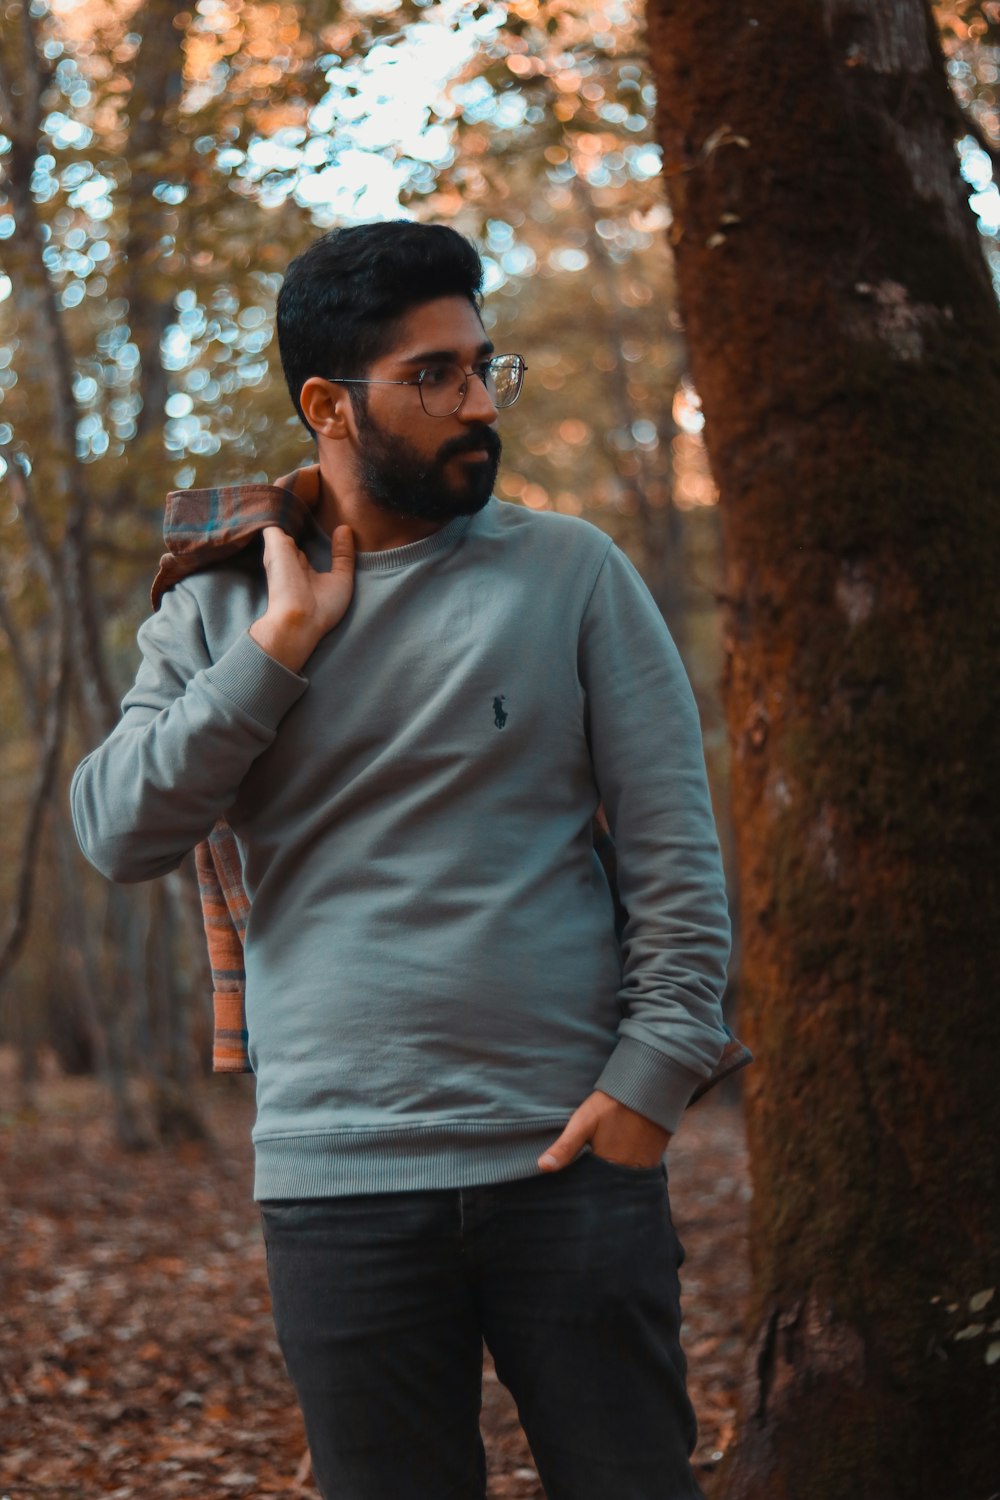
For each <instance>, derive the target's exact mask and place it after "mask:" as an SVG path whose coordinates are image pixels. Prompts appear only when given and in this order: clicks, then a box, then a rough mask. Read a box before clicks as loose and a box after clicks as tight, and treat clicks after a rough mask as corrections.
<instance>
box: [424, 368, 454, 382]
mask: <svg viewBox="0 0 1000 1500" xmlns="http://www.w3.org/2000/svg"><path fill="white" fill-rule="evenodd" d="M450 372H451V365H431V366H430V367H429V368H428V369H426V370H425V371H424V373H423V375H422V377H421V379H422V380H423V383H424V385H446V384H447V382H448V376H449V374H450Z"/></svg>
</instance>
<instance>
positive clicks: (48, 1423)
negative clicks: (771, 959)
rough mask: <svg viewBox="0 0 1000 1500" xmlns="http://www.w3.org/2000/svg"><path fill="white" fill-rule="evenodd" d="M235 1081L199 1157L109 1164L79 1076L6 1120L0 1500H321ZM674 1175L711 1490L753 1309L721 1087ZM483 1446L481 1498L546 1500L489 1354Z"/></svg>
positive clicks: (739, 1165)
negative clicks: (283, 1353) (288, 1359)
mask: <svg viewBox="0 0 1000 1500" xmlns="http://www.w3.org/2000/svg"><path fill="white" fill-rule="evenodd" d="M246 1083H247V1080H242V1079H240V1080H233V1079H212V1080H209V1081H207V1082H206V1083H205V1084H204V1086H203V1098H204V1102H205V1108H206V1112H207V1114H208V1116H209V1119H210V1123H211V1127H212V1130H213V1132H214V1136H215V1141H214V1144H213V1145H212V1146H205V1145H184V1146H179V1147H172V1148H169V1149H167V1148H156V1149H154V1150H152V1151H149V1152H146V1153H143V1154H138V1155H136V1154H126V1153H124V1152H122V1151H121V1150H120V1149H118V1148H117V1147H116V1146H115V1145H114V1144H113V1142H112V1141H111V1138H110V1132H109V1128H108V1125H107V1121H106V1118H105V1116H104V1114H103V1112H102V1103H101V1098H100V1093H99V1090H98V1088H97V1086H96V1085H95V1084H94V1083H93V1082H92V1081H90V1080H83V1079H75V1080H66V1079H63V1080H59V1079H55V1080H50V1081H49V1082H47V1083H46V1084H45V1085H44V1086H43V1087H42V1089H41V1091H40V1095H39V1107H38V1109H37V1111H36V1112H33V1113H32V1114H30V1115H23V1114H22V1115H17V1114H14V1113H8V1114H7V1115H5V1116H0V1184H2V1186H0V1212H2V1221H3V1225H4V1246H3V1251H4V1253H3V1262H2V1270H0V1276H2V1280H3V1290H2V1304H3V1308H4V1316H3V1324H2V1331H0V1493H2V1495H3V1496H4V1497H6V1500H229V1497H240V1496H244V1497H257V1496H260V1497H277V1500H314V1497H315V1494H316V1491H315V1489H314V1487H313V1485H312V1482H311V1477H310V1474H309V1466H308V1456H307V1455H306V1453H305V1441H304V1438H303V1433H302V1424H301V1419H300V1417H299V1414H298V1410H297V1407H296V1405H295V1401H294V1396H293V1394H292V1391H291V1387H290V1386H289V1384H288V1380H287V1376H286V1375H285V1371H284V1367H283V1365H282V1363H281V1357H280V1354H279V1352H278V1348H277V1344H276V1342H275V1338H274V1329H273V1325H272V1323H271V1318H270V1303H269V1297H268V1288H267V1278H266V1272H265V1267H264V1255H263V1245H262V1241H261V1235H260V1228H259V1219H258V1215H257V1210H256V1207H255V1205H254V1204H253V1202H252V1201H251V1197H250V1191H251V1153H250V1139H249V1136H250V1126H251V1123H252V1118H253V1102H252V1097H251V1094H250V1092H249V1089H248V1088H247V1087H246ZM5 1092H6V1090H5ZM668 1164H669V1172H670V1199H671V1208H672V1212H673V1217H674V1223H675V1225H676V1228H677V1231H678V1233H679V1235H680V1238H681V1240H682V1242H683V1244H684V1247H685V1250H686V1253H687V1258H686V1261H685V1264H684V1267H683V1269H682V1272H681V1279H682V1293H683V1306H684V1346H685V1350H686V1353H687V1356H688V1365H689V1371H688V1377H689V1389H690V1392H691V1397H692V1400H693V1402H694V1405H695V1409H696V1411H697V1413H698V1419H699V1442H698V1447H697V1450H696V1452H695V1463H696V1467H697V1471H698V1473H699V1476H700V1477H701V1478H702V1480H703V1481H704V1480H705V1479H706V1477H707V1476H708V1475H709V1474H710V1473H711V1471H712V1469H714V1468H715V1466H716V1464H717V1462H718V1459H719V1457H721V1454H722V1452H723V1451H724V1450H725V1448H726V1446H727V1444H728V1443H729V1442H730V1440H731V1438H732V1433H733V1419H734V1416H735V1389H736V1386H737V1383H738V1380H739V1377H740V1372H741V1365H742V1352H743V1333H742V1314H743V1308H744V1305H745V1300H746V1292H747V1247H746V1216H747V1201H748V1199H749V1195H750V1190H749V1185H748V1179H747V1166H746V1148H745V1142H744V1136H743V1128H742V1122H741V1116H740V1112H739V1108H738V1106H737V1105H736V1104H735V1103H733V1102H732V1101H727V1100H726V1099H725V1097H723V1090H722V1089H720V1090H718V1091H717V1097H715V1098H711V1099H709V1100H706V1101H705V1102H704V1103H703V1104H700V1105H698V1106H697V1107H696V1108H695V1109H693V1110H692V1111H690V1113H689V1114H688V1115H687V1116H686V1118H685V1120H684V1124H683V1127H682V1129H681V1130H680V1131H679V1132H678V1135H677V1137H676V1138H675V1140H674V1141H673V1142H672V1144H671V1147H670V1152H669V1156H668ZM483 1432H484V1437H485V1440H486V1446H487V1453H488V1457H489V1468H490V1482H489V1483H490V1488H489V1493H490V1496H491V1497H493V1500H499V1497H505V1500H540V1497H542V1494H543V1492H542V1490H541V1487H540V1485H539V1483H538V1479H537V1475H536V1474H535V1471H534V1468H533V1466H532V1460H531V1455H530V1452H529V1450H528V1447H527V1444H526V1442H525V1440H524V1436H523V1434H522V1432H521V1429H520V1427H519V1425H518V1422H517V1415H516V1412H515V1410H514V1407H513V1403H512V1401H511V1399H510V1397H509V1395H508V1394H507V1392H506V1391H505V1390H504V1388H503V1387H502V1386H501V1385H500V1384H499V1382H498V1381H497V1379H496V1376H495V1374H494V1373H493V1369H492V1365H491V1363H490V1361H489V1358H488V1357H487V1359H486V1362H485V1368H484V1392H483Z"/></svg>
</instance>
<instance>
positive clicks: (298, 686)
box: [205, 630, 309, 729]
mask: <svg viewBox="0 0 1000 1500" xmlns="http://www.w3.org/2000/svg"><path fill="white" fill-rule="evenodd" d="M205 676H206V678H207V679H208V681H209V682H211V684H212V686H213V687H214V688H216V689H217V690H218V691H219V692H220V693H224V694H225V696H226V697H227V698H229V699H231V701H232V702H233V703H235V704H236V706H237V707H238V708H241V709H242V710H243V712H244V713H246V714H249V715H250V716H251V718H254V719H257V720H258V721H259V722H260V723H261V724H264V725H266V727H267V728H268V729H277V727H278V725H279V724H280V723H281V721H282V719H283V718H284V717H285V714H286V713H287V712H288V710H289V709H290V708H291V706H292V704H293V703H297V702H298V700H299V699H300V698H301V697H302V694H303V693H304V692H305V690H306V688H307V687H308V686H309V679H308V678H307V677H300V676H299V674H298V673H297V672H292V671H289V669H288V667H283V666H282V665H281V662H280V661H275V659H274V657H273V656H268V654H267V652H266V651H265V650H264V648H263V647H262V646H258V644H257V642H256V641H255V640H254V638H253V636H252V635H251V634H250V632H249V631H248V630H247V631H244V632H243V634H242V635H241V636H240V637H239V638H238V640H235V641H234V642H233V644H232V645H231V646H230V648H229V650H228V651H226V652H225V653H224V654H223V655H222V656H220V657H219V660H218V661H217V662H215V663H213V665H212V666H210V667H208V668H206V671H205Z"/></svg>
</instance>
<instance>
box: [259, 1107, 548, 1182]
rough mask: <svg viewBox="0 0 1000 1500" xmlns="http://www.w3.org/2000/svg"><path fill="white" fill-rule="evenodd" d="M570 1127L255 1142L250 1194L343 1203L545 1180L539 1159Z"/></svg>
mask: <svg viewBox="0 0 1000 1500" xmlns="http://www.w3.org/2000/svg"><path fill="white" fill-rule="evenodd" d="M565 1125H566V1115H565V1114H561V1115H544V1116H541V1117H539V1118H536V1119H533V1120H499V1121H476V1120H468V1121H466V1120H459V1121H443V1122H440V1123H435V1124H432V1125H409V1126H407V1125H400V1126H395V1127H393V1128H391V1129H374V1130H365V1129H361V1130H336V1131H330V1132H326V1133H322V1132H317V1133H316V1134H313V1135H285V1136H265V1137H264V1138H263V1139H260V1140H256V1139H255V1141H254V1147H255V1153H256V1170H255V1175H254V1185H253V1195H254V1198H255V1199H257V1200H258V1201H259V1200H261V1199H264V1198H339V1197H342V1196H343V1195H345V1194H347V1193H403V1192H408V1191H411V1192H416V1191H425V1190H427V1189H428V1188H459V1187H486V1186H488V1185H489V1184H491V1183H498V1182H513V1181H515V1180H516V1179H517V1178H519V1177H533V1176H536V1175H540V1168H539V1166H538V1158H539V1157H540V1156H541V1154H542V1152H543V1151H544V1150H545V1148H546V1147H547V1146H551V1144H552V1142H553V1141H554V1140H555V1139H556V1137H557V1136H559V1135H560V1134H561V1133H562V1131H563V1129H564V1127H565Z"/></svg>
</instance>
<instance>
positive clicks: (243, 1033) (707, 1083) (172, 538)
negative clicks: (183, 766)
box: [151, 484, 753, 1106]
mask: <svg viewBox="0 0 1000 1500" xmlns="http://www.w3.org/2000/svg"><path fill="white" fill-rule="evenodd" d="M309 516H310V508H309V506H308V505H307V504H306V503H305V501H303V500H302V499H300V498H299V496H298V495H296V494H294V493H293V491H292V490H290V489H287V488H285V487H283V486H279V485H273V484H236V485H227V486H225V487H224V488H216V489H203V490H173V491H171V493H170V494H169V495H168V496H167V504H166V513H165V516H164V523H163V540H164V543H165V545H166V548H167V551H166V552H165V553H164V554H163V556H162V557H161V558H160V566H159V570H158V572H157V574H156V578H155V579H154V580H153V587H152V591H151V600H152V605H153V609H154V610H156V609H158V608H159V606H160V600H161V599H162V598H163V595H164V594H165V593H166V591H167V589H169V588H172V587H173V585H174V584H175V583H177V582H179V580H180V579H182V578H186V577H188V576H189V575H190V574H191V573H197V572H199V571H200V570H201V569H202V568H208V567H211V566H213V564H215V563H218V562H221V561H223V559H225V558H227V557H233V556H234V555H235V554H236V553H237V552H241V551H242V550H243V549H244V548H245V547H247V546H249V545H250V544H251V543H252V542H253V540H254V538H255V537H257V536H259V535H260V533H261V532H262V531H263V529H264V527H265V526H280V527H281V529H282V531H285V532H287V533H288V535H289V536H291V537H292V538H293V539H294V540H295V541H296V542H298V541H301V539H302V536H303V534H304V532H305V529H306V526H307V524H308V521H309ZM592 834H593V841H594V848H595V850H596V852H597V854H598V857H599V858H600V860H601V863H602V865H603V866H604V872H605V874H606V876H607V878H608V884H609V885H610V887H611V893H612V896H613V898H614V904H615V930H616V932H617V934H618V936H619V938H620V937H621V934H622V931H623V929H624V926H625V923H626V921H627V920H628V913H627V912H626V911H625V909H624V907H623V906H622V903H621V899H620V897H619V893H618V877H617V860H616V857H615V846H614V842H613V840H612V838H611V834H610V832H609V831H608V826H607V822H606V819H605V817H604V811H603V808H598V811H597V815H596V817H595V818H594V819H593V823H592ZM195 864H196V868H197V872H198V890H199V894H200V897H201V909H202V917H203V920H204V924H205V938H206V941H207V943H208V956H209V963H210V964H211V969H212V1002H213V1014H214V1023H215V1026H214V1037H213V1046H212V1071H213V1072H215V1073H251V1072H253V1069H252V1067H251V1066H250V1057H249V1053H248V1050H247V1043H248V1037H247V1023H246V1009H245V1004H244V992H245V988H246V974H245V971H244V966H243V939H244V935H245V933H246V925H247V917H248V915H249V912H250V898H249V897H248V895H247V893H246V889H245V887H244V884H243V867H242V863H241V860H240V855H239V850H238V848H237V846H236V838H235V835H234V834H233V831H232V829H231V828H230V827H229V824H228V823H227V822H226V820H225V819H224V818H220V819H219V821H218V822H217V823H216V825H215V827H214V828H213V829H212V832H211V833H210V834H209V836H208V838H207V839H205V840H203V841H202V843H200V844H199V845H198V847H197V848H196V850H195ZM723 1025H724V1027H725V1032H726V1045H725V1048H724V1049H723V1053H722V1056H721V1057H720V1059H719V1061H718V1063H717V1064H716V1065H715V1068H714V1069H713V1071H712V1072H711V1074H710V1075H709V1076H708V1078H705V1079H703V1080H702V1082H701V1083H700V1084H699V1085H698V1087H697V1088H696V1089H695V1091H694V1093H693V1094H692V1095H691V1098H690V1100H689V1101H688V1104H689V1106H690V1105H691V1104H694V1103H695V1101H696V1100H698V1099H700V1098H702V1097H703V1096H704V1095H705V1094H706V1093H707V1092H708V1090H709V1089H711V1088H714V1086H715V1085H716V1084H717V1083H719V1082H720V1081H721V1080H722V1079H723V1078H726V1077H728V1076H729V1074H730V1073H735V1072H736V1071H737V1069H739V1068H742V1067H745V1066H746V1064H747V1063H749V1062H752V1061H753V1054H752V1053H751V1052H750V1051H749V1049H748V1048H747V1047H745V1046H744V1044H743V1043H742V1042H741V1041H739V1039H738V1038H737V1037H735V1036H734V1035H733V1033H732V1031H730V1029H729V1027H728V1026H725V1023H723Z"/></svg>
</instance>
